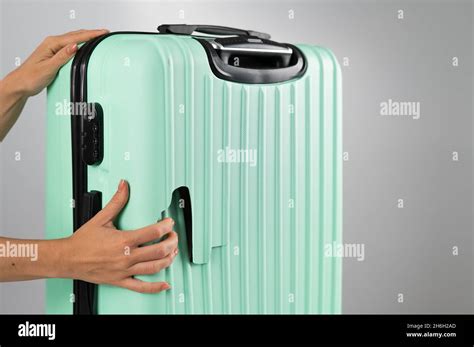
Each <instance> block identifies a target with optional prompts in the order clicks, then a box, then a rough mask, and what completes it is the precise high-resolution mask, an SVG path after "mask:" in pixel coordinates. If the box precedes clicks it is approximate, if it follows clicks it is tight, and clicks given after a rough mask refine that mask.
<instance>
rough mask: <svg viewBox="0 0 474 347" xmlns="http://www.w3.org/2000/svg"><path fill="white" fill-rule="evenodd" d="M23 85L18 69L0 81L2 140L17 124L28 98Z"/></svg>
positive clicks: (0, 134) (0, 131) (0, 126)
mask: <svg viewBox="0 0 474 347" xmlns="http://www.w3.org/2000/svg"><path fill="white" fill-rule="evenodd" d="M23 85H24V81H22V78H21V76H20V73H18V71H17V70H16V71H13V72H12V73H10V74H9V75H7V76H6V77H5V78H4V79H3V80H1V81H0V141H3V140H4V138H5V136H6V135H7V133H8V132H9V131H10V129H11V127H12V126H13V125H14V124H15V122H16V121H17V119H18V117H19V115H20V113H21V111H22V110H23V107H24V106H25V103H26V100H27V99H28V96H27V94H26V92H25V88H24V87H23Z"/></svg>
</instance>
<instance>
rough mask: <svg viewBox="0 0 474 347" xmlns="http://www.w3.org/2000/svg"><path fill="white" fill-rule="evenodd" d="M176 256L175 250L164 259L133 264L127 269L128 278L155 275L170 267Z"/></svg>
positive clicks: (176, 251)
mask: <svg viewBox="0 0 474 347" xmlns="http://www.w3.org/2000/svg"><path fill="white" fill-rule="evenodd" d="M177 254H178V249H177V248H175V250H173V251H172V252H171V253H170V254H168V255H167V256H166V257H164V258H161V259H158V260H152V261H146V262H142V263H138V264H135V265H133V266H132V267H130V269H129V273H130V276H135V275H152V274H156V273H158V272H160V271H161V270H163V269H166V268H167V267H168V266H170V265H171V263H172V262H173V260H174V258H175V257H176V255H177Z"/></svg>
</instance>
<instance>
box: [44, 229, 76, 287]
mask: <svg viewBox="0 0 474 347" xmlns="http://www.w3.org/2000/svg"><path fill="white" fill-rule="evenodd" d="M69 242H70V239H69V238H64V239H56V240H47V241H44V244H43V245H42V247H41V249H40V256H41V257H42V261H40V262H41V265H42V268H43V276H44V277H46V278H71V272H70V269H71V267H70V266H69V263H70V261H69V251H68V243H69Z"/></svg>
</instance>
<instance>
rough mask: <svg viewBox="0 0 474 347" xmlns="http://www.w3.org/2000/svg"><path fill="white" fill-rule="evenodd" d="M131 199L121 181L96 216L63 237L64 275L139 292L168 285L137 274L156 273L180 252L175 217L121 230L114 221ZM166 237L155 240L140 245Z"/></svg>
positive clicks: (153, 291) (151, 291)
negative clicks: (150, 280)
mask: <svg viewBox="0 0 474 347" xmlns="http://www.w3.org/2000/svg"><path fill="white" fill-rule="evenodd" d="M127 200H128V185H127V183H126V182H125V181H123V180H122V181H121V182H120V184H119V187H118V190H117V192H116V193H115V195H114V196H113V197H112V199H111V200H110V202H109V203H108V204H107V206H105V208H104V209H102V210H101V211H100V212H99V213H97V214H96V215H95V216H94V218H92V219H91V220H90V221H89V222H87V223H86V224H84V225H83V226H82V227H81V228H80V229H79V230H77V231H76V232H75V233H74V234H73V235H72V236H70V237H69V238H67V239H65V240H64V243H63V247H62V252H63V256H62V258H64V263H63V269H62V272H63V274H62V276H60V277H67V278H75V279H81V280H84V281H87V282H93V283H100V284H103V283H106V284H111V285H115V286H119V287H123V288H127V289H130V290H134V291H137V292H140V293H157V292H160V291H162V290H166V289H169V288H170V286H169V284H168V283H166V282H144V281H141V280H138V279H135V278H133V276H134V275H149V274H154V273H157V272H159V271H161V270H163V269H165V268H167V267H168V266H170V264H171V263H172V261H173V259H174V258H175V256H176V254H178V248H177V247H178V236H177V234H176V233H175V232H174V231H173V225H174V221H173V220H172V219H171V218H166V219H164V220H163V221H161V222H159V223H156V224H152V225H149V226H147V227H144V228H141V229H137V230H133V231H119V230H117V229H116V228H115V226H114V225H113V221H114V219H115V218H116V217H117V215H118V214H119V213H120V211H121V210H122V208H123V207H124V206H125V204H126V203H127ZM161 238H164V240H163V241H160V242H158V243H156V244H152V245H147V246H143V247H139V246H140V245H143V244H145V243H148V242H150V241H156V240H159V239H161Z"/></svg>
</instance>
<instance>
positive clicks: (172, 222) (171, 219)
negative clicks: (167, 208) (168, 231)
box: [168, 217, 174, 225]
mask: <svg viewBox="0 0 474 347" xmlns="http://www.w3.org/2000/svg"><path fill="white" fill-rule="evenodd" d="M168 219H169V220H170V223H171V225H174V220H173V218H169V217H168Z"/></svg>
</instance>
